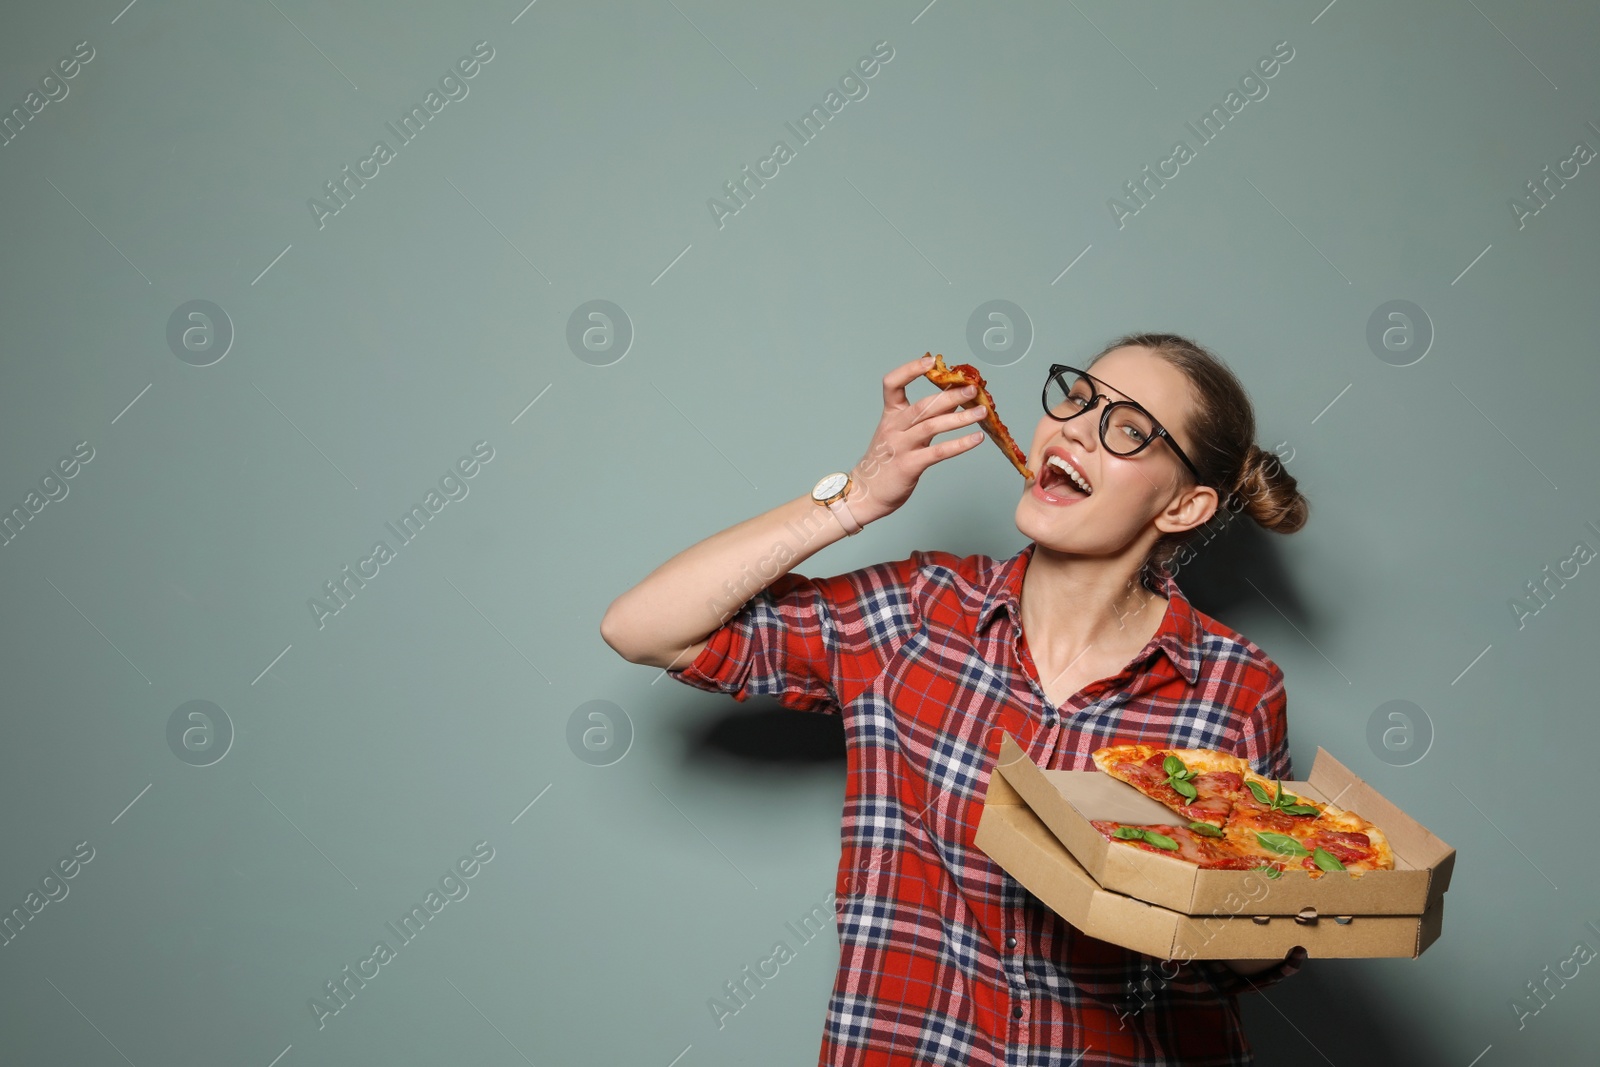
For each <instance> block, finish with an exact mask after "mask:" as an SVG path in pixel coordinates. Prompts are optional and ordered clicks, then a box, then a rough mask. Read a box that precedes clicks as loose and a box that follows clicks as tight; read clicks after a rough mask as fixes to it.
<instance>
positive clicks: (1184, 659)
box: [977, 541, 1204, 685]
mask: <svg viewBox="0 0 1600 1067" xmlns="http://www.w3.org/2000/svg"><path fill="white" fill-rule="evenodd" d="M1036 545H1037V542H1033V541H1030V542H1028V544H1027V545H1025V546H1023V548H1022V549H1021V551H1019V552H1017V554H1016V555H1014V556H1012V557H1011V558H1010V559H1008V560H1006V561H1005V562H1004V563H1002V564H1001V565H1000V566H999V567H998V568H997V569H996V570H995V572H994V577H993V578H991V579H990V581H989V585H988V588H987V589H986V590H984V597H983V606H982V607H981V608H979V609H978V624H977V632H978V633H982V632H983V630H984V628H985V627H987V626H988V625H989V623H990V622H991V621H992V620H993V619H994V617H995V616H996V615H997V614H998V613H999V611H1000V609H1001V608H1005V609H1006V612H1007V613H1008V614H1009V615H1010V616H1011V621H1012V623H1013V624H1014V625H1015V626H1016V627H1017V629H1018V630H1019V631H1020V630H1021V628H1022V578H1023V575H1025V574H1026V573H1027V570H1028V561H1029V560H1030V559H1032V558H1033V550H1034V548H1035V547H1036ZM1153 570H1154V576H1155V588H1156V591H1157V592H1159V593H1160V594H1161V595H1163V596H1165V597H1166V598H1167V612H1166V614H1165V615H1164V616H1163V617H1162V619H1161V625H1160V627H1159V628H1157V630H1156V633H1155V637H1154V638H1152V640H1154V642H1155V644H1156V647H1157V648H1159V649H1160V650H1161V651H1163V652H1165V653H1166V654H1167V659H1169V660H1171V661H1172V665H1173V666H1174V667H1176V668H1177V669H1178V673H1179V674H1181V675H1183V677H1184V679H1185V680H1186V681H1187V682H1188V683H1189V684H1190V685H1197V684H1199V681H1200V644H1199V637H1200V634H1201V633H1202V632H1203V630H1204V627H1202V626H1201V624H1200V620H1199V618H1198V617H1197V616H1196V613H1195V609H1194V606H1193V605H1192V604H1190V603H1189V599H1188V597H1185V596H1184V595H1183V593H1182V591H1181V590H1179V589H1178V583H1177V581H1176V580H1175V579H1174V578H1173V577H1172V573H1171V572H1170V571H1168V570H1167V569H1166V568H1165V567H1159V568H1153Z"/></svg>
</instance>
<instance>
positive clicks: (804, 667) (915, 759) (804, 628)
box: [669, 543, 1299, 1067]
mask: <svg viewBox="0 0 1600 1067" xmlns="http://www.w3.org/2000/svg"><path fill="white" fill-rule="evenodd" d="M1033 547H1034V546H1033V545H1032V544H1031V543H1030V544H1029V545H1027V546H1026V547H1024V548H1023V549H1022V550H1021V551H1019V552H1018V553H1017V554H1016V555H1014V556H1012V557H1011V558H1010V559H1007V560H996V559H993V558H991V557H988V556H968V557H966V558H964V559H963V558H961V557H958V556H955V555H952V554H950V553H948V552H913V553H912V554H911V557H910V558H909V559H903V560H897V561H895V562H892V563H879V564H875V565H873V566H870V567H864V568H862V569H861V570H857V571H852V572H850V573H849V574H842V575H838V576H836V577H832V578H807V577H804V576H803V575H798V574H794V573H789V574H785V575H782V576H780V577H779V578H778V579H777V580H776V581H775V582H773V583H772V585H771V586H769V587H768V588H767V589H765V590H763V591H762V592H761V593H759V594H757V595H756V596H754V597H752V598H751V599H750V600H749V601H748V602H747V603H746V604H745V605H744V606H743V608H742V609H741V610H740V611H739V612H738V613H737V614H736V615H734V616H733V617H732V618H730V619H729V620H728V621H727V622H726V623H725V624H724V625H723V626H722V627H721V628H720V629H718V630H717V631H716V632H714V633H713V634H712V635H711V636H710V637H709V638H708V642H707V645H706V648H705V650H704V651H703V652H702V653H701V654H700V655H699V656H698V657H696V659H695V660H694V662H693V663H691V664H689V665H688V666H687V667H684V668H682V669H681V670H673V671H670V672H669V673H670V674H671V675H672V676H673V677H674V678H677V679H679V680H680V681H683V682H685V683H687V684H689V685H692V686H696V687H698V688H701V689H706V690H709V691H712V692H721V693H728V694H731V695H732V696H733V697H734V699H736V700H745V699H747V698H748V697H749V696H751V695H752V694H761V695H764V696H769V697H775V698H776V699H777V700H778V702H779V703H781V704H783V705H785V706H786V707H790V708H794V709H797V710H802V711H818V712H824V713H827V714H835V715H842V716H843V722H844V730H845V738H846V742H847V752H848V777H847V780H846V786H845V798H844V821H843V827H842V830H841V849H840V857H839V871H838V877H837V882H836V886H835V909H836V912H837V921H838V933H839V972H838V975H837V977H836V979H835V981H834V986H833V992H832V995H831V996H830V998H829V1001H828V1011H827V1018H826V1021H825V1026H824V1030H823V1035H822V1050H821V1056H820V1058H819V1060H818V1062H819V1064H820V1065H821V1067H855V1065H858V1064H859V1065H867V1064H874V1065H875V1064H883V1065H906V1067H913V1065H916V1067H920V1065H924V1064H940V1065H954V1064H961V1065H967V1064H973V1065H984V1067H1002V1065H1004V1067H1022V1065H1029V1067H1034V1065H1039V1067H1049V1065H1059V1067H1067V1065H1071V1067H1090V1065H1095V1064H1103V1065H1108V1067H1109V1065H1118V1067H1123V1065H1131V1064H1139V1065H1151V1067H1154V1065H1158V1064H1160V1065H1166V1064H1185V1065H1196V1067H1198V1065H1212V1064H1216V1065H1222V1064H1229V1065H1234V1064H1250V1063H1251V1062H1252V1055H1251V1049H1250V1044H1249V1042H1248V1041H1247V1040H1246V1038H1245V1035H1244V1032H1243V1027H1242V1025H1241V1021H1240V1018H1239V1007H1238V996H1237V994H1238V993H1240V992H1245V991H1248V990H1250V989H1261V988H1263V987H1265V986H1267V985H1270V984H1272V983H1274V982H1277V981H1279V980H1281V979H1283V978H1285V977H1287V976H1288V975H1291V974H1294V973H1295V972H1296V971H1298V970H1299V965H1298V964H1296V963H1291V962H1280V963H1278V964H1276V965H1275V966H1274V967H1273V968H1272V969H1271V970H1268V971H1264V972H1262V973H1261V974H1259V975H1252V976H1250V977H1248V978H1247V977H1244V976H1241V975H1238V974H1235V973H1234V972H1233V971H1232V970H1231V969H1229V968H1228V967H1226V966H1225V965H1223V964H1221V963H1219V962H1216V961H1204V960H1202V961H1191V962H1188V963H1183V964H1179V963H1176V962H1165V961H1160V960H1157V959H1155V958H1154V957H1151V956H1147V955H1144V954H1143V953H1139V952H1133V951H1130V950H1128V949H1124V948H1120V947H1118V946H1116V945H1112V944H1109V943H1108V942H1105V941H1101V940H1098V939H1096V938H1092V937H1089V936H1088V935H1086V934H1083V933H1080V932H1079V931H1078V930H1077V929H1075V928H1074V927H1072V926H1071V925H1069V924H1068V923H1067V922H1066V921H1064V920H1063V919H1061V918H1060V917H1059V916H1057V915H1056V914H1055V913H1054V912H1052V911H1050V910H1049V909H1048V908H1047V907H1045V905H1044V904H1043V903H1041V902H1040V901H1039V899H1038V898H1037V897H1035V896H1034V895H1033V894H1032V893H1030V892H1028V891H1027V890H1026V889H1024V888H1023V887H1022V885H1021V884H1020V883H1018V882H1017V880H1016V879H1014V878H1012V877H1011V876H1010V875H1008V874H1007V873H1006V872H1005V871H1003V870H1002V869H1001V868H1000V867H999V866H998V865H997V864H996V863H995V862H994V861H993V860H991V859H990V858H989V857H988V856H987V855H986V854H985V853H984V852H982V851H981V850H979V849H978V848H977V847H975V846H974V845H973V842H972V838H973V834H974V833H975V832H976V830H977V826H978V815H979V813H980V812H981V810H982V806H983V795H984V791H985V789H986V788H987V786H988V778H989V773H990V771H991V770H992V769H993V767H994V764H995V758H996V755H997V754H998V752H999V745H1000V735H1001V731H1009V732H1010V733H1011V735H1012V736H1013V737H1015V738H1016V739H1017V741H1018V743H1019V744H1022V745H1023V746H1024V748H1026V749H1027V751H1028V754H1029V755H1030V756H1031V757H1032V758H1033V759H1034V761H1035V762H1036V763H1038V764H1039V765H1040V766H1042V767H1045V768H1050V769H1055V768H1061V769H1068V770H1081V769H1088V768H1092V767H1093V766H1094V764H1093V762H1092V761H1091V759H1090V756H1089V754H1090V753H1091V752H1093V751H1094V750H1095V749H1097V748H1099V747H1101V746H1102V745H1111V744H1122V743H1127V742H1148V743H1152V744H1161V745H1167V746H1171V747H1176V748H1212V749H1219V750H1221V751H1224V752H1232V753H1235V754H1237V755H1239V756H1242V757H1243V758H1245V759H1247V760H1248V761H1249V762H1250V765H1251V766H1252V767H1253V768H1254V769H1255V770H1256V771H1258V772H1260V773H1261V774H1264V775H1266V776H1268V777H1271V778H1288V777H1290V770H1289V746H1288V739H1287V721H1286V715H1285V705H1286V697H1285V693H1284V687H1283V672H1282V671H1281V670H1280V669H1279V668H1278V666H1277V664H1275V663H1273V662H1272V660H1270V659H1268V658H1267V656H1266V654H1265V653H1264V652H1262V651H1261V649H1260V648H1258V647H1257V646H1256V645H1254V644H1252V643H1251V642H1250V641H1248V640H1246V639H1245V638H1244V637H1242V636H1240V635H1239V634H1238V633H1236V632H1235V631H1233V630H1231V629H1229V628H1228V627H1227V626H1224V625H1223V624H1221V623H1219V622H1218V621H1217V620H1215V619H1213V618H1211V617H1210V616H1208V615H1204V614H1202V613H1201V612H1199V611H1197V610H1195V609H1194V607H1192V606H1191V605H1190V603H1189V601H1188V600H1187V599H1186V598H1185V597H1184V596H1183V594H1182V593H1181V592H1179V591H1178V586H1177V584H1176V582H1174V581H1173V579H1172V576H1171V574H1170V573H1169V572H1167V571H1159V572H1158V574H1157V577H1156V583H1157V584H1156V586H1155V587H1154V591H1158V592H1160V593H1162V594H1164V595H1165V596H1166V597H1167V598H1168V603H1167V609H1166V615H1165V617H1163V619H1162V620H1161V626H1160V628H1159V629H1158V630H1157V631H1156V634H1155V636H1154V637H1153V638H1152V639H1151V640H1150V643H1149V644H1148V645H1146V646H1145V648H1144V650H1143V651H1141V652H1140V653H1139V655H1138V656H1137V657H1135V658H1134V660H1133V661H1132V662H1131V663H1129V664H1128V666H1127V668H1126V669H1124V670H1123V671H1122V672H1121V673H1119V674H1117V675H1115V676H1113V677H1110V678H1105V679H1102V680H1100V681H1097V682H1094V683H1092V684H1090V685H1089V686H1087V687H1086V688H1084V689H1083V690H1080V691H1079V692H1078V693H1076V694H1074V695H1073V696H1072V697H1071V698H1070V699H1069V700H1068V701H1067V702H1066V703H1065V704H1063V705H1062V706H1060V707H1051V706H1050V703H1049V702H1048V701H1047V700H1046V699H1045V696H1044V692H1043V690H1042V689H1041V688H1040V686H1039V681H1038V671H1037V669H1036V668H1035V666H1034V663H1033V657H1032V656H1031V655H1030V654H1029V652H1028V646H1027V642H1026V639H1025V638H1024V636H1023V633H1022V629H1021V625H1020V618H1021V615H1020V612H1019V604H1020V598H1021V592H1022V578H1023V573H1024V571H1025V570H1026V569H1027V564H1028V560H1029V559H1030V558H1031V556H1032V552H1033Z"/></svg>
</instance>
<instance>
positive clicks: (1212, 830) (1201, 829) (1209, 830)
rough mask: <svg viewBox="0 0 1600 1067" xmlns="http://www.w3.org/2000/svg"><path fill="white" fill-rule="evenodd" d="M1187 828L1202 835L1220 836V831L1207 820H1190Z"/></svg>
mask: <svg viewBox="0 0 1600 1067" xmlns="http://www.w3.org/2000/svg"><path fill="white" fill-rule="evenodd" d="M1189 829H1191V830H1193V831H1194V832H1195V833H1197V834H1200V835H1201V836H1202V837H1221V836H1222V831H1221V830H1219V829H1217V828H1216V827H1215V826H1212V825H1211V824H1210V823H1208V822H1198V821H1197V822H1192V823H1190V824H1189Z"/></svg>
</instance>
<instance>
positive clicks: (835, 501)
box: [811, 471, 861, 536]
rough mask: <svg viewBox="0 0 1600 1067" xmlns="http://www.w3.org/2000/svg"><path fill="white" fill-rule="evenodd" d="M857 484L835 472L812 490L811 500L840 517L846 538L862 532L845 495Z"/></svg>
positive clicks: (824, 476)
mask: <svg viewBox="0 0 1600 1067" xmlns="http://www.w3.org/2000/svg"><path fill="white" fill-rule="evenodd" d="M855 484H856V483H855V482H853V481H851V480H850V476H849V475H848V474H846V473H844V472H843V471H834V472H833V473H832V474H826V475H823V477H822V480H821V481H820V482H818V483H817V484H816V487H815V488H813V489H812V490H811V499H812V500H814V501H816V502H817V503H818V504H821V505H824V506H825V507H827V509H828V510H829V511H831V512H833V513H834V515H836V516H838V519H839V524H840V525H841V526H843V527H844V532H845V535H846V536H851V535H853V534H858V533H860V532H861V524H860V523H859V522H857V521H856V517H855V516H854V515H852V514H851V513H850V505H849V504H847V503H845V499H844V498H845V494H846V493H848V492H850V488H851V487H852V486H854V485H855Z"/></svg>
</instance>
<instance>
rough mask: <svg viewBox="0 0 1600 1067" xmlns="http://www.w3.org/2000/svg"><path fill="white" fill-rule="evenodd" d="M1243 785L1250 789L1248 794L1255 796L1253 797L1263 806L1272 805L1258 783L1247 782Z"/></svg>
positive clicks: (1269, 798)
mask: <svg viewBox="0 0 1600 1067" xmlns="http://www.w3.org/2000/svg"><path fill="white" fill-rule="evenodd" d="M1245 785H1247V786H1249V787H1250V792H1252V793H1254V794H1255V797H1256V799H1257V800H1258V801H1260V802H1261V803H1263V804H1271V803H1272V798H1271V797H1269V796H1268V795H1267V791H1266V790H1265V789H1263V788H1262V787H1261V783H1260V782H1255V781H1249V782H1246V783H1245Z"/></svg>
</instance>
